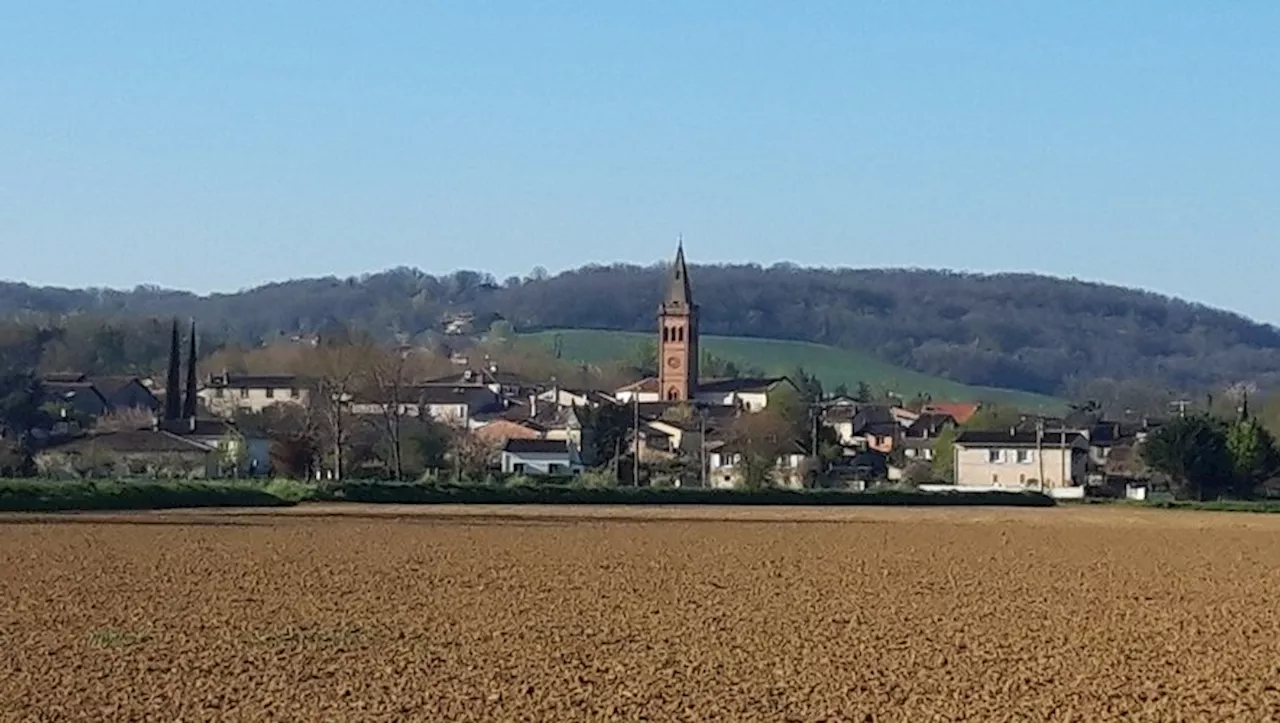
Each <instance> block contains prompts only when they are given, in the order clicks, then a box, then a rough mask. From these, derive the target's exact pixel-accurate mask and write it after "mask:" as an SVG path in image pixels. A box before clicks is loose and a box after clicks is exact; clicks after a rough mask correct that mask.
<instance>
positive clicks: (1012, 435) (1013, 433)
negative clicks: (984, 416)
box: [1009, 427, 1018, 437]
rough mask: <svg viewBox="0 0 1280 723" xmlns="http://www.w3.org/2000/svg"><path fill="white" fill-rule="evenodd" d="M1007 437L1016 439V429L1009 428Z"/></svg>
mask: <svg viewBox="0 0 1280 723" xmlns="http://www.w3.org/2000/svg"><path fill="white" fill-rule="evenodd" d="M1009 436H1010V437H1016V436H1018V428H1017V427H1009Z"/></svg>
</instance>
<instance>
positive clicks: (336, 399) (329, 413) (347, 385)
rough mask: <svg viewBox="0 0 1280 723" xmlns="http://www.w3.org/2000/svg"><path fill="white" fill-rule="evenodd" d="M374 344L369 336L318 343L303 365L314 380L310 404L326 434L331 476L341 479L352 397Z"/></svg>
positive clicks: (363, 380)
mask: <svg viewBox="0 0 1280 723" xmlns="http://www.w3.org/2000/svg"><path fill="white" fill-rule="evenodd" d="M377 353H378V349H377V347H376V346H375V345H374V344H373V343H372V341H370V340H368V339H356V340H350V341H349V340H345V339H344V340H340V341H335V342H331V343H325V344H321V345H320V346H317V347H316V348H315V349H314V350H313V353H312V354H310V355H308V357H309V359H308V362H309V363H307V364H306V366H307V367H308V368H309V372H310V376H311V378H312V379H313V380H314V383H315V391H316V393H315V394H314V395H312V406H313V408H314V410H315V412H316V413H317V414H318V419H319V421H320V422H321V426H322V428H323V431H324V433H325V436H326V437H327V441H328V443H329V448H330V453H331V455H332V460H333V476H334V479H335V480H341V479H342V475H343V472H344V470H345V465H344V457H343V454H344V450H345V448H346V445H347V441H348V436H349V435H350V416H351V409H350V407H351V399H352V397H353V395H354V394H355V392H356V391H358V390H359V389H360V388H361V387H362V386H363V385H366V384H367V377H368V372H369V369H370V368H371V367H372V366H373V365H372V363H371V362H372V361H373V360H374V359H376V356H377Z"/></svg>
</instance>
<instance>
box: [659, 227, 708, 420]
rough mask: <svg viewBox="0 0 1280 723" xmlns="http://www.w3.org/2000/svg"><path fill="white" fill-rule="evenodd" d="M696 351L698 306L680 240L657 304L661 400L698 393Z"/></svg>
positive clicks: (686, 398)
mask: <svg viewBox="0 0 1280 723" xmlns="http://www.w3.org/2000/svg"><path fill="white" fill-rule="evenodd" d="M698 353H699V352H698V307H697V306H695V305H694V303H693V292H692V291H691V290H690V287H689V269H688V268H687V267H686V266H685V263H684V244H683V243H681V244H680V245H679V246H678V247H677V248H676V260H675V263H674V264H672V265H671V270H670V273H669V275H668V278H667V292H666V296H664V297H663V301H662V306H660V307H659V308H658V393H659V394H661V395H662V399H663V401H668V402H687V401H691V400H692V399H693V398H694V396H695V395H696V394H697V392H698Z"/></svg>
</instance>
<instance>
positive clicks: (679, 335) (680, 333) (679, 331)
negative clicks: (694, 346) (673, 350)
mask: <svg viewBox="0 0 1280 723" xmlns="http://www.w3.org/2000/svg"><path fill="white" fill-rule="evenodd" d="M676 341H684V327H683V326H681V327H678V328H677V329H676Z"/></svg>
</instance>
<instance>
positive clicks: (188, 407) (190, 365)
mask: <svg viewBox="0 0 1280 723" xmlns="http://www.w3.org/2000/svg"><path fill="white" fill-rule="evenodd" d="M196 401H197V398H196V322H195V320H194V319H193V320H192V321H191V343H190V346H188V348H187V398H186V400H185V404H183V405H182V416H183V418H184V419H195V417H196V408H197V405H196Z"/></svg>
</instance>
